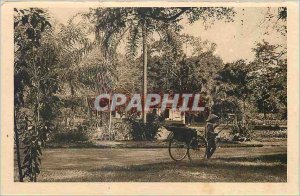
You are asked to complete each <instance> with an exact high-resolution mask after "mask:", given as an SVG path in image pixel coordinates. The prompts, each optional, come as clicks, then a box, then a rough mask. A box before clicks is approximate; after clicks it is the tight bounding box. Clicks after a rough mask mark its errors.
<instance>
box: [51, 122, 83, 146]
mask: <svg viewBox="0 0 300 196" xmlns="http://www.w3.org/2000/svg"><path fill="white" fill-rule="evenodd" d="M87 140H88V136H87V132H86V130H85V129H84V128H83V126H81V125H79V126H78V127H76V128H73V129H67V130H64V131H59V132H56V133H54V135H53V141H54V142H65V143H68V142H82V141H87Z"/></svg>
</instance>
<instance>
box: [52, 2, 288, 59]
mask: <svg viewBox="0 0 300 196" xmlns="http://www.w3.org/2000/svg"><path fill="white" fill-rule="evenodd" d="M48 10H49V13H50V15H51V16H52V17H53V18H54V19H55V20H57V21H58V22H60V23H63V24H66V23H67V21H68V19H69V18H70V17H72V16H74V15H75V14H76V13H78V12H85V11H88V10H89V9H88V8H76V9H71V8H49V9H48ZM276 10H277V8H273V11H274V12H276ZM235 11H236V13H237V14H236V16H235V21H234V22H230V23H225V22H224V21H222V20H221V21H215V22H214V24H213V25H211V26H210V27H209V28H208V29H206V28H205V27H204V25H203V21H197V22H195V23H193V24H188V23H186V22H185V21H184V20H183V21H182V24H183V25H184V29H183V30H182V33H185V34H189V35H193V36H195V37H200V38H201V39H202V40H208V41H210V42H214V43H216V44H217V49H216V51H215V55H217V56H220V57H221V58H222V59H223V61H224V62H225V63H227V62H233V61H236V60H239V59H246V60H248V61H251V60H253V58H254V53H253V52H252V48H254V47H255V45H256V43H257V42H261V41H262V40H266V41H268V42H270V43H271V44H283V45H286V37H285V36H282V35H281V34H280V33H279V32H277V31H276V30H273V29H271V28H270V27H272V26H273V25H274V23H272V21H271V22H270V21H268V20H266V15H265V14H266V11H267V8H255V7H252V8H235ZM267 28H268V30H269V34H265V32H266V29H267Z"/></svg>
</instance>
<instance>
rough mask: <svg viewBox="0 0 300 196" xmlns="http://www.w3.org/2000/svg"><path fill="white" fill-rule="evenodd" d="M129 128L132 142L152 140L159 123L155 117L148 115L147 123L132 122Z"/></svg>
mask: <svg viewBox="0 0 300 196" xmlns="http://www.w3.org/2000/svg"><path fill="white" fill-rule="evenodd" d="M131 127H132V130H131V135H132V138H133V140H136V141H139V140H154V139H155V137H156V135H157V132H158V131H159V127H160V122H159V119H158V116H157V115H155V114H152V113H149V114H147V123H144V122H142V121H141V120H138V121H136V120H133V121H132V126H131Z"/></svg>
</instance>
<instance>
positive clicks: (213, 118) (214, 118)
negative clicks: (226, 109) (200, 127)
mask: <svg viewBox="0 0 300 196" xmlns="http://www.w3.org/2000/svg"><path fill="white" fill-rule="evenodd" d="M218 119H219V117H218V116H217V115H215V114H210V115H209V116H208V118H207V120H206V122H213V121H215V120H218Z"/></svg>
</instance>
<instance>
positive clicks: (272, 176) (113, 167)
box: [15, 147, 287, 182]
mask: <svg viewBox="0 0 300 196" xmlns="http://www.w3.org/2000/svg"><path fill="white" fill-rule="evenodd" d="M286 162H287V154H286V148H285V147H276V148H275V147H259V148H220V149H217V152H216V154H215V155H214V158H213V159H211V160H208V161H203V160H198V161H195V162H192V163H190V162H189V161H183V162H180V163H175V162H173V161H171V160H170V158H169V156H168V153H167V151H166V150H165V149H47V150H45V151H44V155H43V159H42V170H41V174H40V175H39V177H38V181H42V182H286V181H287V164H286ZM15 174H16V173H15ZM15 178H16V177H15Z"/></svg>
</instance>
